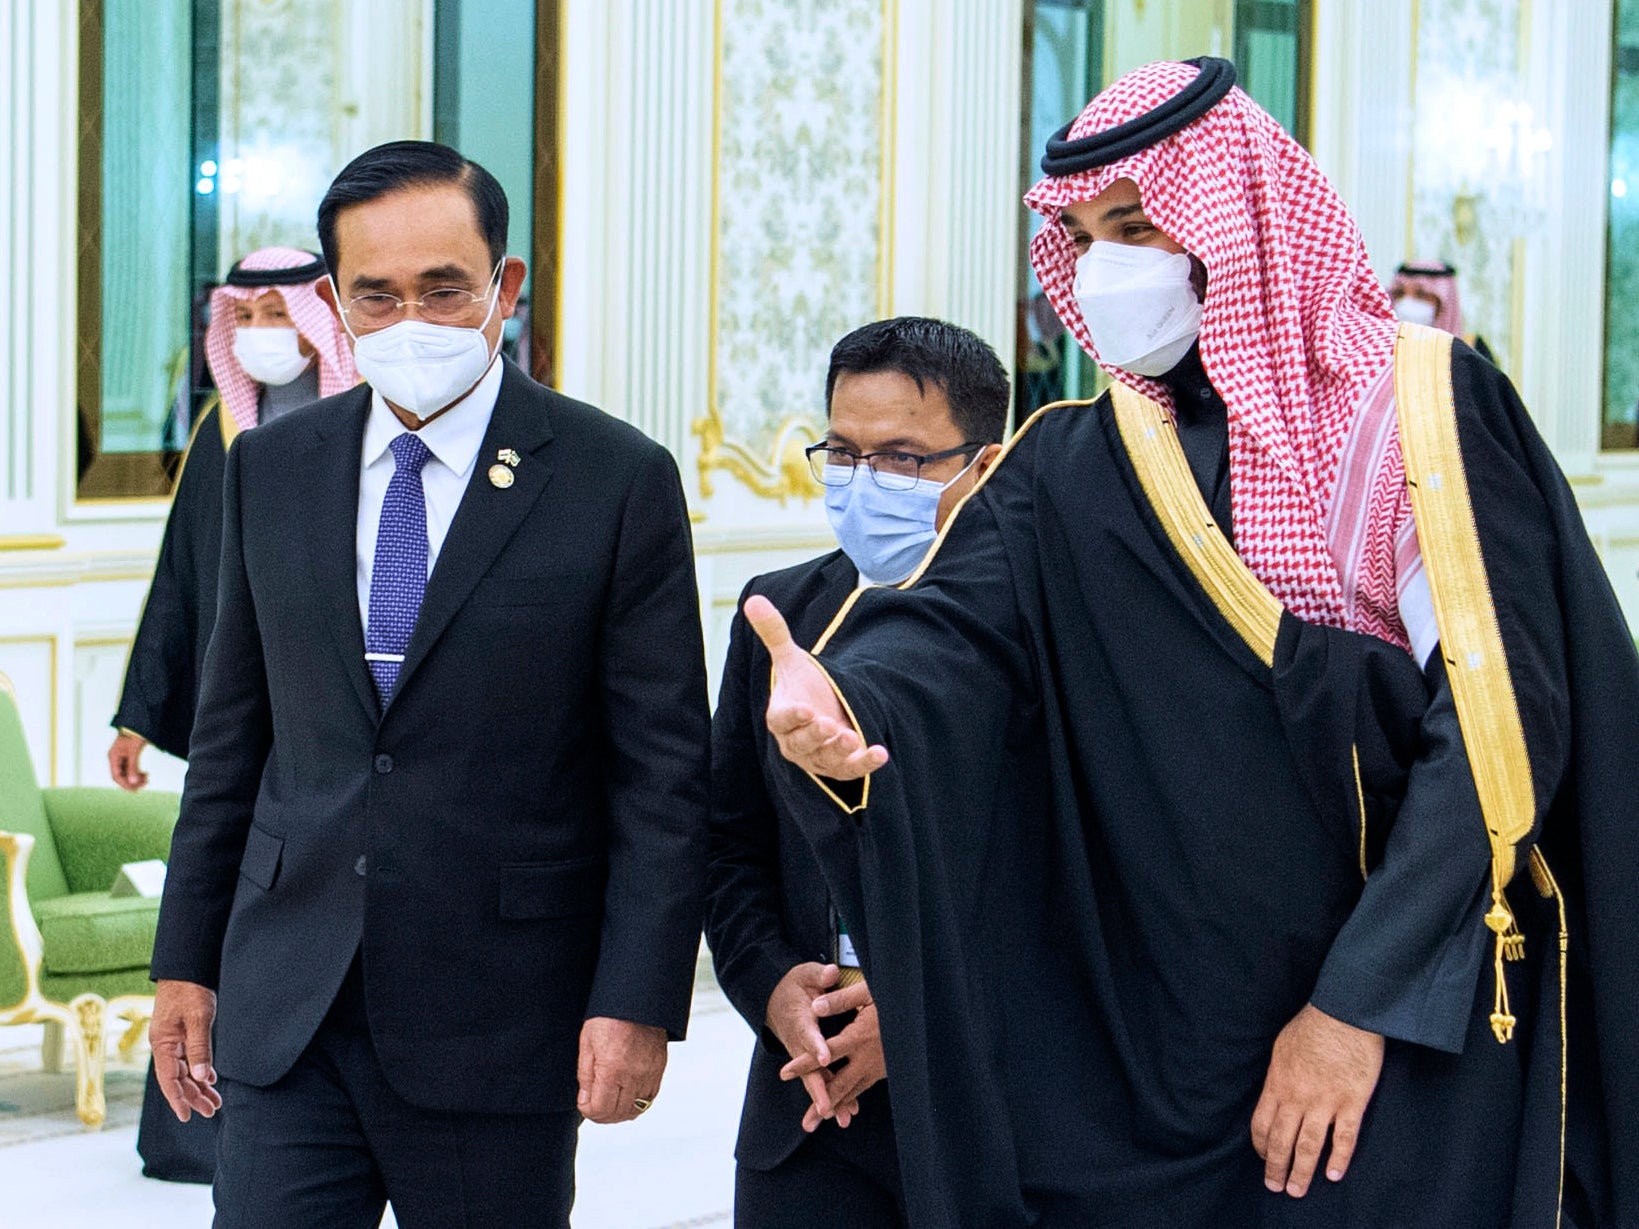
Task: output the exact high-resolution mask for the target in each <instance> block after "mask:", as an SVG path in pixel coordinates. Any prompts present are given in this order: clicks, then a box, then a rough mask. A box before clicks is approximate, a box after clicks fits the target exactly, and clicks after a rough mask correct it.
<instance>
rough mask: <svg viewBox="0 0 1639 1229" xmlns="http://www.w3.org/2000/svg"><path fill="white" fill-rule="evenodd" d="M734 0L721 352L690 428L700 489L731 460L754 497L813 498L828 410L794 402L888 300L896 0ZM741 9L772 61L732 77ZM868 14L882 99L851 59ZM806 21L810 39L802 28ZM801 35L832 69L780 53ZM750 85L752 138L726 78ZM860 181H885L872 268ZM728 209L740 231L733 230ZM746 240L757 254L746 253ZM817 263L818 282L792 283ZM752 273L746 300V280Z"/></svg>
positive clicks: (715, 227)
mask: <svg viewBox="0 0 1639 1229" xmlns="http://www.w3.org/2000/svg"><path fill="white" fill-rule="evenodd" d="M738 4H739V0H716V4H715V8H714V13H713V32H712V44H713V63H712V185H711V277H710V294H711V307H710V352H709V353H710V357H709V360H708V364H707V405H706V412H705V414H704V415H702V416H701V417H699V418H697V419H695V420H694V422H693V424H692V426H691V430H692V432H693V434H694V435H696V436H697V437H698V438H699V440H700V453H699V457H698V461H697V465H698V468H699V475H700V494H701V496H702V497H703V498H707V499H709V498H711V496H712V495H713V493H714V491H715V486H714V483H713V476H714V474H715V473H717V472H718V471H720V470H721V471H727V472H728V473H729V474H730V475H732V476H733V477H734V478H736V479H738V480H739V481H740V482H742V483H743V484H744V485H745V486H746V487H747V488H748V489H750V490H751V491H752V492H753V493H754V494H755V495H757V496H758V497H760V498H763V499H774V500H778V501H780V502H781V503H784V502H785V501H787V500H788V499H790V498H791V497H793V496H797V497H800V498H802V499H804V500H807V499H811V498H813V497H814V496H816V495H818V494H819V493H820V490H821V488H820V486H819V484H818V483H816V482H815V481H814V480H813V477H812V475H811V474H810V473H809V471H808V466H807V464H806V462H805V461H804V460H803V457H802V448H803V447H804V446H805V445H806V444H809V443H812V442H814V441H815V440H817V439H818V438H819V437H820V435H821V433H822V431H823V412H822V411H821V412H819V413H811V414H804V413H800V412H793V411H792V409H791V406H792V405H794V404H802V403H804V402H807V403H809V404H816V403H817V402H818V401H819V399H820V396H821V387H822V383H823V375H824V369H825V357H826V355H827V354H828V353H829V348H830V346H831V344H832V343H834V342H835V341H836V339H837V337H838V336H840V334H841V333H842V332H844V331H846V330H847V329H848V328H852V327H856V326H858V325H859V324H863V323H865V322H866V321H867V320H869V319H871V318H874V317H879V316H882V315H884V314H886V313H887V312H888V311H889V310H891V304H892V299H893V281H892V278H893V259H892V243H893V225H894V218H893V195H894V193H893V167H894V143H895V131H894V116H895V112H896V96H895V87H894V57H895V55H896V35H897V30H898V24H899V22H898V4H897V0H799V3H797V4H796V5H794V6H793V7H792V9H791V10H787V9H780V10H778V11H777V12H776V11H773V10H769V11H768V12H767V13H766V14H765V13H763V12H761V11H760V10H758V9H757V7H756V6H751V7H750V8H749V9H748V11H747V12H746V13H745V14H743V15H742V14H740V13H739V12H738V9H737V5H738ZM725 5H727V6H729V10H730V11H729V12H728V13H727V14H725V11H724V10H725ZM741 16H744V18H745V22H746V24H745V25H744V26H737V27H736V29H735V35H736V36H739V35H740V34H742V33H743V32H744V31H745V30H747V29H749V30H750V32H749V33H744V37H747V38H755V37H757V34H758V31H756V30H755V29H754V28H753V23H754V22H756V21H762V22H763V23H765V26H766V30H765V31H763V34H764V36H765V37H766V38H768V39H769V43H768V47H767V51H768V55H767V62H768V63H767V72H768V75H767V76H766V77H765V78H763V79H762V80H760V81H757V80H749V81H739V80H735V81H726V80H725V46H724V43H725V31H724V26H725V20H728V19H733V18H738V17H741ZM867 24H871V25H876V26H879V30H877V31H876V32H875V33H876V34H877V38H876V46H877V48H878V50H877V53H876V54H877V56H878V57H879V59H878V63H877V65H876V68H877V79H876V82H875V88H874V92H875V93H876V99H875V100H874V101H875V105H874V106H872V107H870V109H869V111H868V112H867V111H866V110H865V109H864V107H863V106H862V105H861V99H862V94H861V93H859V92H858V91H859V74H858V73H857V72H852V71H850V68H851V67H857V65H851V64H850V61H849V57H850V56H853V55H855V54H857V46H858V44H857V42H854V41H850V40H849V39H848V38H847V37H846V36H847V34H848V33H850V32H852V30H853V29H855V28H856V27H864V26H865V25H867ZM805 26H806V29H805V28H804V27H805ZM805 36H807V37H808V38H809V40H810V41H809V42H808V43H805V44H799V42H798V40H801V39H802V38H804V37H805ZM794 45H800V46H801V47H802V50H803V53H805V54H808V55H813V56H816V57H817V58H818V59H819V60H820V61H821V63H822V67H824V68H827V69H829V70H830V71H828V72H825V71H822V72H806V71H805V72H781V71H780V67H781V61H785V62H786V67H789V62H790V61H791V60H792V59H793V58H794V57H793V55H792V54H791V52H792V48H793V46H794ZM750 58H751V57H748V59H750ZM747 87H749V93H750V94H751V98H749V99H746V98H741V97H736V98H735V99H734V100H733V102H734V104H735V105H736V106H744V105H747V104H748V103H751V102H754V103H755V107H754V108H749V109H751V110H754V113H755V114H754V118H755V120H756V122H757V123H759V124H761V125H763V126H764V131H761V132H759V133H758V136H757V140H756V144H755V147H754V148H748V147H747V146H746V145H745V144H744V143H743V142H742V141H741V139H740V136H739V134H737V133H736V134H730V135H727V136H726V135H725V110H726V104H727V103H728V101H729V100H728V99H727V98H726V94H727V93H728V91H729V89H731V88H734V89H736V90H737V91H744V90H746V89H747ZM848 91H855V92H854V93H852V94H850V93H848ZM793 112H800V114H801V116H802V121H803V124H802V127H801V128H799V132H800V133H801V135H800V136H799V137H798V138H797V139H793V140H781V138H780V136H779V134H778V133H777V131H775V129H776V127H777V125H779V124H781V123H782V122H787V121H788V120H789V119H790V116H791V115H792V113H793ZM865 114H870V115H871V116H872V117H873V118H874V125H873V126H874V132H869V131H862V130H861V128H860V127H859V122H858V121H859V120H860V118H861V116H863V115H865ZM825 121H830V122H831V124H832V125H833V127H834V128H835V129H836V130H834V131H833V130H831V129H827V130H826V131H825V132H824V133H823V134H821V135H820V138H819V139H815V135H814V134H813V133H812V132H809V131H807V125H808V124H809V123H811V122H819V123H823V122H825ZM850 122H852V126H850ZM770 133H773V135H772V136H770V135H769V134H770ZM820 158H825V159H830V161H829V162H828V163H827V164H826V165H824V166H820V167H817V168H816V166H815V165H814V164H813V162H814V160H816V159H820ZM866 158H871V159H874V161H875V164H876V175H875V176H874V182H872V181H870V180H866V181H864V182H861V180H860V178H859V176H858V174H857V171H858V167H859V164H860V163H861V162H863V161H864V160H865V159H866ZM726 161H732V163H733V165H732V166H729V165H726ZM816 171H817V173H816ZM799 175H802V176H806V184H805V186H806V187H807V188H808V189H810V191H808V192H801V191H798V192H791V191H786V192H785V193H784V196H783V197H782V196H781V191H780V190H781V189H782V188H783V189H789V188H791V187H792V186H794V184H795V183H796V181H797V177H798V176H799ZM725 179H727V180H729V182H727V183H725ZM861 189H874V192H875V196H876V200H875V202H874V205H875V208H874V211H873V212H874V217H873V220H872V229H874V232H875V233H874V235H872V239H873V240H874V244H873V245H872V246H873V247H874V251H873V252H872V253H871V258H870V259H869V261H868V262H860V263H866V264H867V267H868V272H867V270H866V269H862V268H860V267H858V265H857V264H855V263H853V262H855V261H857V259H858V251H859V249H860V247H861V246H862V244H861V237H860V235H859V234H858V233H857V231H858V226H859V223H860V220H861V218H862V217H863V215H864V211H863V210H860V209H859V208H858V207H857V206H858V198H859V195H860V192H861ZM725 192H727V193H730V194H732V199H731V200H730V201H729V212H730V214H731V215H732V216H730V217H725ZM753 194H761V195H762V197H763V203H764V205H765V208H764V210H763V211H762V213H761V214H756V213H755V210H754V209H752V208H747V207H746V202H747V200H749V199H751V197H752V196H753ZM754 215H755V216H754ZM799 215H801V216H802V217H803V218H804V219H805V220H806V221H807V222H809V223H813V225H812V226H811V228H810V233H809V234H806V235H805V234H803V233H801V231H802V225H800V224H799V223H798V222H797V221H796V218H797V217H798V216H799ZM725 225H728V226H729V227H731V228H732V229H734V234H732V235H725V233H724V230H725ZM851 229H852V231H853V232H854V233H850V230H851ZM725 243H732V244H734V245H736V248H737V251H736V253H735V256H734V259H735V261H736V264H737V267H736V268H735V269H733V270H730V271H729V272H728V274H727V275H726V274H725V269H724V256H725V252H724V245H725ZM747 251H752V252H754V253H755V256H754V257H753V258H751V259H747V258H746V257H745V253H746V252H747ZM805 277H806V278H807V279H808V280H809V285H807V286H794V285H793V283H796V282H800V281H802V279H803V278H805ZM731 282H732V285H730V283H731ZM748 284H750V285H751V286H752V289H751V291H750V292H749V300H748V298H747V295H746V294H745V293H742V292H743V290H744V287H745V286H746V285H748ZM810 292H812V297H810ZM726 297H732V298H733V300H734V303H733V308H732V310H730V311H725V307H724V304H725V298H726ZM729 382H732V386H733V388H734V389H736V390H744V389H747V388H751V389H752V390H753V391H751V392H749V393H744V392H742V393H740V394H739V396H738V399H739V400H740V401H741V407H740V409H739V412H733V411H731V412H728V413H725V403H726V401H727V400H728V393H727V389H728V388H729ZM747 402H751V403H754V406H755V408H754V412H751V413H748V412H746V409H745V403H747Z"/></svg>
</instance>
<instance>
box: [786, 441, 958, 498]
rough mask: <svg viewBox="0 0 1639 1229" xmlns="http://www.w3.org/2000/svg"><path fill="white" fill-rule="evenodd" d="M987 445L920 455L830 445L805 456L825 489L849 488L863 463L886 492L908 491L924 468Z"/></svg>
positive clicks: (812, 447)
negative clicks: (853, 450)
mask: <svg viewBox="0 0 1639 1229" xmlns="http://www.w3.org/2000/svg"><path fill="white" fill-rule="evenodd" d="M984 447H985V445H984V444H958V445H957V446H956V447H955V448H946V449H945V450H944V451H942V452H929V453H925V454H921V455H918V454H917V453H914V452H867V453H864V454H861V453H857V452H850V451H849V450H848V449H846V448H833V447H832V446H831V445H830V444H825V443H820V444H810V445H809V446H808V447H807V448H804V449H803V450H802V451H803V455H804V456H805V457H807V458H808V468H809V469H810V470H812V471H813V473H814V480H815V481H816V482H819V483H820V484H821V485H823V486H847V485H848V484H849V483H850V482H852V481H853V480H854V469H855V467H857V466H858V465H859V464H860V463H861V462H863V463H864V464H865V466H866V468H867V469H869V470H870V471H871V480H872V481H873V482H875V483H876V484H877V486H879V487H881V488H882V489H883V490H885V491H908V490H910V489H911V488H912V487H914V486H915V485H916V480H917V479H918V478H920V477H921V476H922V467H923V466H924V465H928V464H931V463H932V462H935V461H944V460H948V459H949V458H951V457H963V456H967V455H969V454H970V453H975V452H978V451H979V450H980V449H981V448H984Z"/></svg>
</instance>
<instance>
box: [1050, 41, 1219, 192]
mask: <svg viewBox="0 0 1639 1229" xmlns="http://www.w3.org/2000/svg"><path fill="white" fill-rule="evenodd" d="M1184 63H1186V64H1193V65H1195V67H1196V68H1198V69H1200V72H1198V73H1196V74H1195V80H1193V81H1191V82H1190V83H1189V84H1188V85H1186V86H1185V87H1184V88H1183V89H1181V90H1179V91H1178V92H1177V93H1176V94H1174V95H1173V96H1172V97H1171V98H1169V99H1167V100H1166V101H1165V102H1164V103H1162V104H1161V105H1160V106H1158V107H1156V108H1155V110H1153V111H1149V112H1146V113H1145V114H1143V115H1140V116H1138V117H1136V118H1135V119H1130V120H1127V121H1126V122H1125V123H1121V124H1117V125H1116V126H1115V127H1114V128H1107V129H1105V130H1104V131H1103V132H1095V133H1093V134H1091V135H1090V136H1085V137H1081V138H1080V139H1079V140H1075V141H1072V140H1070V139H1069V138H1070V129H1071V128H1073V127H1075V123H1076V121H1075V120H1074V119H1072V120H1071V121H1070V122H1069V123H1068V124H1066V125H1064V127H1062V128H1060V129H1059V130H1058V131H1057V132H1055V133H1054V134H1053V135H1052V136H1050V137H1048V138H1047V153H1046V154H1044V155H1043V156H1042V160H1041V169H1042V173H1043V174H1045V175H1051V176H1054V177H1058V176H1062V175H1075V174H1077V173H1079V172H1081V171H1090V170H1092V169H1093V168H1094V167H1100V166H1109V165H1110V163H1112V162H1119V161H1121V159H1123V158H1126V157H1129V156H1131V155H1133V154H1136V153H1137V152H1138V151H1139V150H1141V149H1148V148H1149V147H1150V146H1151V145H1155V144H1157V143H1158V142H1160V141H1164V140H1166V139H1167V138H1168V137H1170V136H1171V135H1172V134H1173V133H1175V132H1178V131H1181V130H1182V129H1184V128H1186V127H1188V126H1189V125H1190V124H1193V123H1194V122H1195V121H1196V120H1198V119H1200V118H1201V117H1202V116H1203V115H1205V114H1206V113H1207V112H1208V111H1210V110H1211V109H1212V108H1213V107H1215V106H1217V104H1218V103H1219V102H1220V101H1222V99H1223V96H1224V95H1225V94H1227V93H1229V90H1230V87H1231V86H1233V85H1234V84H1235V66H1234V65H1233V64H1231V63H1230V62H1229V61H1228V60H1223V59H1219V58H1218V57H1216V56H1201V57H1200V58H1199V59H1194V60H1185V61H1184ZM1076 118H1077V119H1079V118H1080V116H1077V117H1076Z"/></svg>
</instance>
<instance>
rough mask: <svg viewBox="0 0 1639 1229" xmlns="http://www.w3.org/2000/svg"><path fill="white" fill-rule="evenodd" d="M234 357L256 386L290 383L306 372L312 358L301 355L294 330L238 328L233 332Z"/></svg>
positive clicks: (248, 326) (299, 338) (243, 326)
mask: <svg viewBox="0 0 1639 1229" xmlns="http://www.w3.org/2000/svg"><path fill="white" fill-rule="evenodd" d="M233 357H234V358H236V359H237V360H239V366H241V367H243V368H244V369H245V374H246V375H247V376H249V377H250V378H251V379H253V380H255V381H256V382H257V383H258V384H272V385H276V386H277V385H280V384H289V383H290V382H291V381H292V380H294V379H295V378H296V377H297V376H299V375H301V374H302V372H304V371H306V370H307V367H308V364H309V363H311V362H312V361H313V359H312V357H311V356H309V355H306V354H303V353H302V339H301V336H300V335H299V334H298V333H297V332H296V330H295V329H286V328H257V327H255V326H251V325H240V326H239V327H238V328H236V329H235V330H234V333H233Z"/></svg>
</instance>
